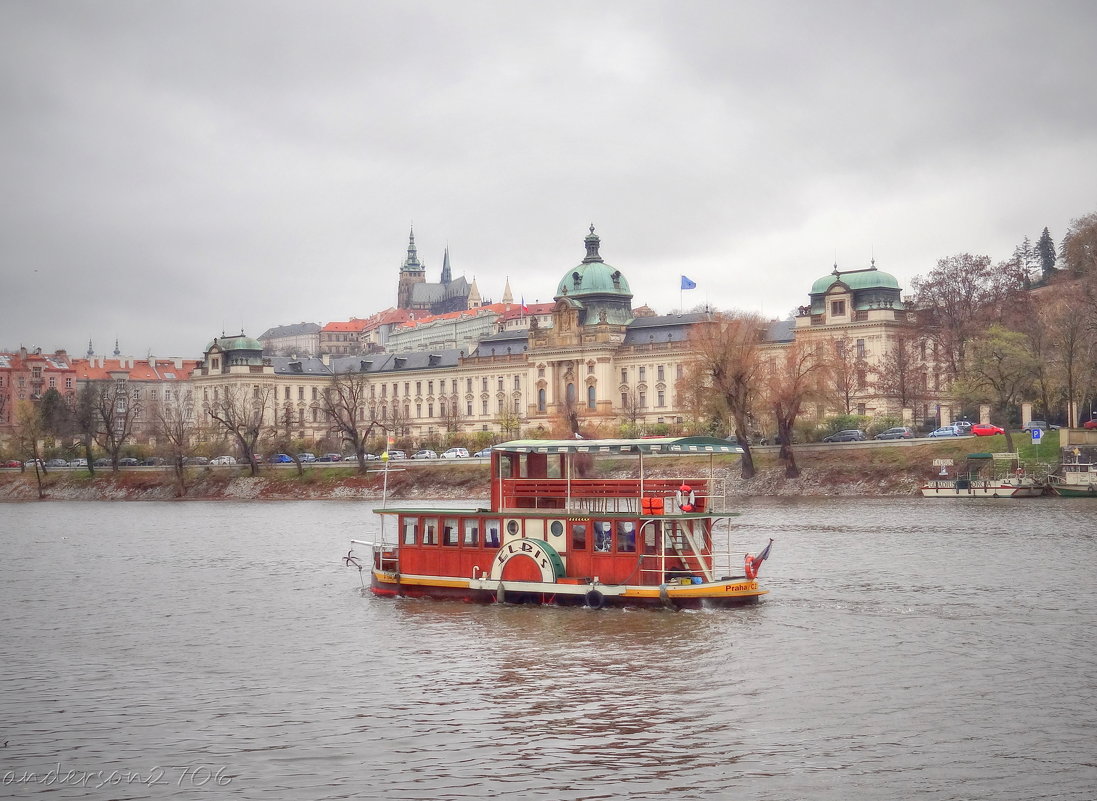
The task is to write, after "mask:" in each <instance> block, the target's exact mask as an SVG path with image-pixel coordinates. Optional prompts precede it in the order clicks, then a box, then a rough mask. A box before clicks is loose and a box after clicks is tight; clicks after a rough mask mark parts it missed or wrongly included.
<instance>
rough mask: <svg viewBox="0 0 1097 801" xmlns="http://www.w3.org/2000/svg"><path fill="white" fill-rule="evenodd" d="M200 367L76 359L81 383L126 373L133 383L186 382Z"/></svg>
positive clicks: (180, 363)
mask: <svg viewBox="0 0 1097 801" xmlns="http://www.w3.org/2000/svg"><path fill="white" fill-rule="evenodd" d="M199 364H201V362H200V361H198V360H197V359H180V360H178V363H177V361H176V360H175V359H153V360H151V361H149V360H148V359H103V358H99V357H95V356H93V357H92V358H90V359H73V360H72V366H73V367H74V368H75V370H76V377H77V379H78V380H80V381H108V380H112V379H115V378H117V377H118V375H119V374H121V373H124V374H125V375H126V376H127V378H128V380H130V381H185V380H186V379H188V378H190V376H191V373H193V372H194V370H195V369H196V368H197V367H198V365H199Z"/></svg>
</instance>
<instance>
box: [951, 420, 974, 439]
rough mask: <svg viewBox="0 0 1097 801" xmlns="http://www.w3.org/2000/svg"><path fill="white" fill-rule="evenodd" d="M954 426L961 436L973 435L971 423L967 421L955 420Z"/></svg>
mask: <svg viewBox="0 0 1097 801" xmlns="http://www.w3.org/2000/svg"><path fill="white" fill-rule="evenodd" d="M952 425H953V427H954V428H955V429H956V430H957V431H959V432H960V436H964V435H966V434H970V433H971V423H970V422H969V421H967V420H953V421H952Z"/></svg>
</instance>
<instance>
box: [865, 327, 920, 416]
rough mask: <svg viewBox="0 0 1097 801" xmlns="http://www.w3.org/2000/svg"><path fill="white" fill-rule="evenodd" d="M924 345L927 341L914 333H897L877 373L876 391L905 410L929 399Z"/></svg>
mask: <svg viewBox="0 0 1097 801" xmlns="http://www.w3.org/2000/svg"><path fill="white" fill-rule="evenodd" d="M923 346H924V341H920V340H919V338H918V337H917V336H914V335H913V334H905V333H900V334H898V335H897V336H896V337H895V339H894V340H892V343H891V347H889V348H888V349H887V350H886V351H885V352H884V356H883V358H882V359H881V360H880V365H879V367H878V368H877V370H876V391H877V392H878V393H879V394H880V395H882V396H883V397H885V398H889V399H891V400H893V401H895V402H896V403H897V404H898V405H899V407H900V408H902V409H905V408H908V407H913V406H914V404H915V402H917V401H919V400H921V399H923V398H924V397H925V396H926V392H927V390H928V387H924V386H922V378H923V377H924V372H923V371H924V369H925V366H926V364H925V360H924V359H922V355H921V350H922V347H923Z"/></svg>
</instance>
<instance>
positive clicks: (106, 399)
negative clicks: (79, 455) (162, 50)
mask: <svg viewBox="0 0 1097 801" xmlns="http://www.w3.org/2000/svg"><path fill="white" fill-rule="evenodd" d="M89 383H90V384H92V385H94V387H95V388H94V390H93V391H92V395H91V400H92V403H93V408H94V410H95V419H96V430H95V434H94V437H95V442H96V444H97V445H98V446H99V447H100V448H102V449H103V450H105V451H106V452H107V455H108V456H109V457H110V465H111V470H112V471H114V472H117V471H118V457H119V455H120V454H121V452H122V446H123V445H125V444H126V440H127V439H129V438H130V436H131V435H132V434H133V429H134V424H135V423H136V421H137V418H138V417H139V416H140V414H141V403H140V402H139V401H138V400H137V397H136V393H134V395H131V394H130V391H129V388H128V387H127V385H126V383H125V382H124V381H91V382H89Z"/></svg>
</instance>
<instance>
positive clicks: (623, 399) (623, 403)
mask: <svg viewBox="0 0 1097 801" xmlns="http://www.w3.org/2000/svg"><path fill="white" fill-rule="evenodd" d="M621 408H622V409H627V408H628V393H627V392H622V393H621Z"/></svg>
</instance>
